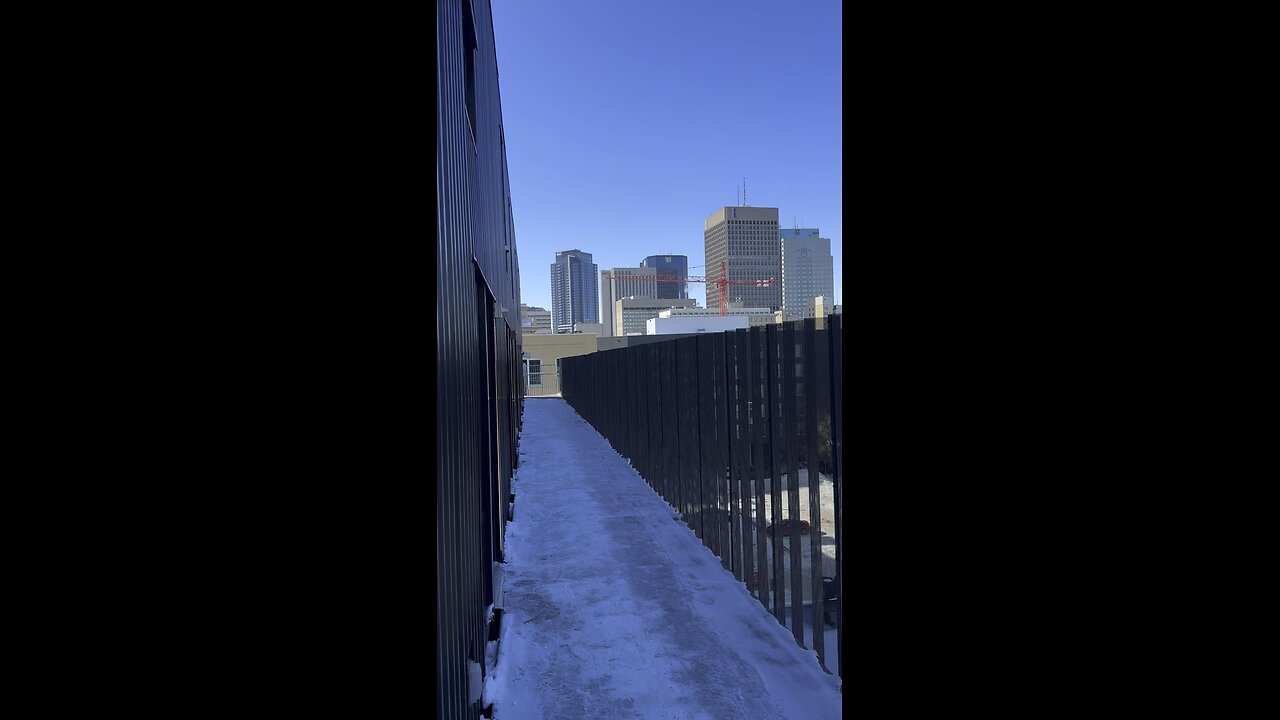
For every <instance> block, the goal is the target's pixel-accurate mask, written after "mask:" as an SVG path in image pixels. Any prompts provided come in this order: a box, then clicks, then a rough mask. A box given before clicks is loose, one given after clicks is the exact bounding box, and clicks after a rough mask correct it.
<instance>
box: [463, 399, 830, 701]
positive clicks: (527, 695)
mask: <svg viewBox="0 0 1280 720" xmlns="http://www.w3.org/2000/svg"><path fill="white" fill-rule="evenodd" d="M512 485H513V487H512V489H513V492H515V493H516V505H517V507H516V514H515V520H514V521H513V522H511V523H509V524H508V525H507V539H506V559H507V564H506V566H505V567H504V569H503V576H504V577H503V581H502V584H503V591H504V593H503V594H504V602H503V607H504V608H505V615H504V616H503V619H502V631H501V638H500V641H499V644H498V646H497V648H496V650H497V652H496V659H497V664H496V666H491V670H490V677H489V678H488V679H487V680H486V682H485V687H484V701H485V702H486V703H488V702H490V701H492V702H493V703H494V717H495V718H496V719H497V720H523V719H527V720H537V719H539V718H546V719H548V720H550V719H552V718H555V719H560V718H587V717H590V718H645V719H653V720H656V719H658V718H663V719H674V718H691V719H695V720H706V719H716V720H719V719H721V718H724V719H725V720H729V719H733V720H738V719H739V718H759V719H761V720H782V719H783V718H806V720H821V719H824V718H837V717H839V716H840V692H839V682H840V681H839V678H838V677H836V676H833V675H829V674H827V673H825V672H823V670H822V669H821V667H819V665H818V662H817V658H816V657H815V655H814V653H813V652H812V651H810V650H807V649H804V648H801V647H799V646H797V645H796V643H795V641H794V639H793V638H792V637H791V634H790V632H789V631H788V630H786V629H785V628H784V627H782V626H781V625H779V624H778V622H777V620H776V619H774V618H773V617H772V616H770V615H769V614H768V613H767V612H766V611H765V610H764V608H763V607H762V606H761V605H760V603H759V602H758V601H757V600H756V599H755V598H753V597H751V595H750V594H749V593H748V592H747V589H746V586H745V585H743V584H742V583H741V582H738V581H737V580H736V579H735V578H734V577H733V575H732V574H730V573H729V572H728V571H726V570H725V569H724V567H723V566H722V565H721V564H720V561H719V560H718V559H716V558H715V556H713V555H712V554H711V552H710V551H709V550H707V548H706V547H704V546H703V545H702V543H701V541H699V540H698V539H697V538H696V537H695V536H694V534H693V532H692V531H691V530H689V528H688V527H687V526H685V525H684V524H683V523H682V522H680V519H679V517H678V514H677V513H675V512H673V511H672V509H671V507H670V506H668V505H667V504H666V503H665V502H664V501H663V500H662V499H661V498H660V497H659V496H658V495H657V494H656V493H655V492H654V491H653V490H652V489H651V488H650V487H649V486H648V485H647V484H646V483H645V482H644V480H643V479H641V478H640V476H639V475H637V474H636V472H635V470H633V469H632V468H631V467H630V466H628V464H627V463H626V462H625V461H624V460H623V459H622V458H621V457H619V456H618V454H617V453H616V452H614V450H613V449H612V448H611V447H609V445H608V443H606V442H605V440H604V439H603V438H602V437H601V436H600V435H599V434H598V433H597V432H596V431H595V430H594V429H593V428H591V426H590V425H588V424H587V423H586V422H585V421H583V420H582V419H581V418H580V417H579V416H578V415H577V413H575V412H574V411H573V409H572V408H570V407H569V406H568V404H566V403H565V402H564V401H563V400H561V399H541V400H539V401H538V402H526V403H525V415H524V426H523V432H522V437H521V440H520V465H519V469H518V470H517V472H516V476H515V478H514V479H513V481H512ZM805 494H806V495H807V491H806V492H805ZM825 499H826V498H825V497H824V500H825ZM824 505H825V503H824ZM824 510H825V508H824ZM806 517H807V516H806ZM823 525H824V530H825V525H826V523H825V522H824V523H823ZM834 634H835V633H834V631H833V630H829V631H828V632H827V633H826V636H827V637H828V638H830V639H829V640H828V648H829V649H830V650H831V651H834V647H835V644H834V640H835V638H834ZM831 664H832V663H831V662H830V661H829V663H828V665H829V666H830V665H831Z"/></svg>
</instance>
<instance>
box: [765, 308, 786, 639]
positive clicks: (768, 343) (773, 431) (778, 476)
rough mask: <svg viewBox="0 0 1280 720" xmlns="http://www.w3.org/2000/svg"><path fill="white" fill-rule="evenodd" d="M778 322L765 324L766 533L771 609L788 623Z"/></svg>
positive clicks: (779, 618)
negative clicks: (770, 574)
mask: <svg viewBox="0 0 1280 720" xmlns="http://www.w3.org/2000/svg"><path fill="white" fill-rule="evenodd" d="M778 343H779V339H778V326H776V325H766V326H765V353H766V355H767V358H766V361H765V379H766V382H765V392H766V395H767V398H766V402H767V404H768V406H769V459H770V463H769V470H770V472H769V489H770V513H769V515H770V519H771V523H770V526H769V534H770V536H771V538H772V540H773V542H772V544H771V548H770V549H771V551H772V557H771V559H772V561H773V573H772V575H773V585H772V587H773V610H774V615H775V616H776V617H777V618H778V622H780V623H782V624H783V625H786V624H787V620H786V601H787V599H786V578H785V577H784V576H783V562H785V560H784V557H783V552H782V474H783V472H785V463H786V460H785V459H784V458H783V457H782V451H783V442H782V439H783V435H782V413H781V411H780V409H779V408H780V405H781V403H780V401H781V397H780V390H779V387H778V385H779V379H778V370H779V368H778Z"/></svg>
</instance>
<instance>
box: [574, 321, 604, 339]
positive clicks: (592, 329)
mask: <svg viewBox="0 0 1280 720" xmlns="http://www.w3.org/2000/svg"><path fill="white" fill-rule="evenodd" d="M573 331H574V332H576V333H583V334H586V335H595V336H597V337H599V336H601V335H604V323H574V324H573Z"/></svg>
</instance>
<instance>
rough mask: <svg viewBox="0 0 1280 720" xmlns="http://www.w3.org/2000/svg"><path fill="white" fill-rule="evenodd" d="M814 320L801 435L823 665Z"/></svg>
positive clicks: (808, 334)
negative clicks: (803, 445)
mask: <svg viewBox="0 0 1280 720" xmlns="http://www.w3.org/2000/svg"><path fill="white" fill-rule="evenodd" d="M817 334H818V332H817V320H816V319H814V318H809V319H807V320H805V321H804V436H805V440H806V446H807V447H806V449H805V465H806V469H805V473H806V477H807V479H808V482H809V593H810V597H812V598H813V603H812V608H811V610H810V613H811V615H812V616H813V617H812V619H811V623H812V625H813V649H814V651H815V652H816V653H817V654H818V664H819V665H821V666H822V667H824V668H825V667H826V666H827V662H826V657H827V656H826V634H825V632H826V624H825V622H824V618H825V616H826V608H825V603H824V599H825V598H824V596H825V595H826V593H825V592H824V589H823V586H822V558H823V554H822V475H821V463H819V462H818V399H819V397H820V395H819V393H821V388H820V385H821V383H820V381H819V378H818V367H819V365H820V363H819V360H818V351H817V344H818V342H817V341H818V339H817Z"/></svg>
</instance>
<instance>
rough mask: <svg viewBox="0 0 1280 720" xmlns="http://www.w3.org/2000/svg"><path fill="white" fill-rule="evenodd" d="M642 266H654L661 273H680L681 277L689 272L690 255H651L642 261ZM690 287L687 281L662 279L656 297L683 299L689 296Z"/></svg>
mask: <svg viewBox="0 0 1280 720" xmlns="http://www.w3.org/2000/svg"><path fill="white" fill-rule="evenodd" d="M640 267H642V268H653V269H654V270H657V271H658V274H659V275H678V276H680V277H684V276H686V275H688V274H689V256H688V255H650V256H649V257H647V258H645V259H643V260H641V261H640ZM688 288H689V284H688V283H685V282H676V281H674V280H660V281H659V282H658V294H657V295H655V296H654V297H657V298H661V299H665V300H683V299H685V298H687V297H689V290H688Z"/></svg>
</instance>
